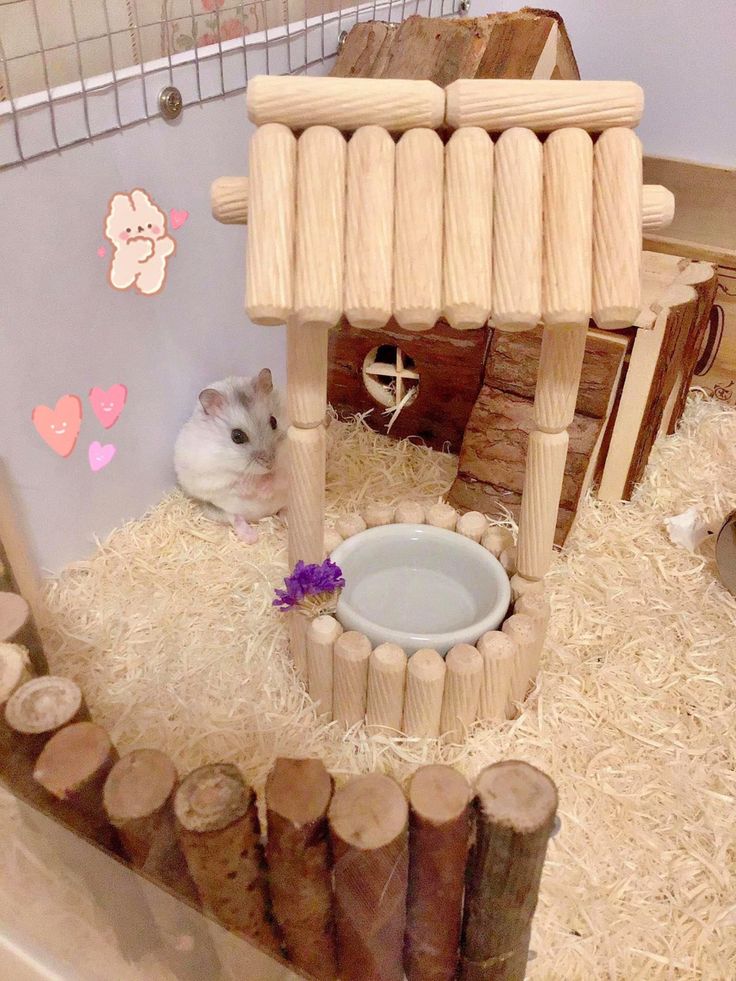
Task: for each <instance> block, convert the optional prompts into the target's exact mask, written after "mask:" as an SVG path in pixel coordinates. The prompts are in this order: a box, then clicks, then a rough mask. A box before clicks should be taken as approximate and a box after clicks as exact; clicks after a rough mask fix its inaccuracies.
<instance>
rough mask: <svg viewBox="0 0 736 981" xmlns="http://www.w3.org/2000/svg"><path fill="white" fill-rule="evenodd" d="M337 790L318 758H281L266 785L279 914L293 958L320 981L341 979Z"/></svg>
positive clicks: (274, 899)
mask: <svg viewBox="0 0 736 981" xmlns="http://www.w3.org/2000/svg"><path fill="white" fill-rule="evenodd" d="M332 788H333V782H332V777H331V776H330V775H329V773H328V772H327V770H326V769H325V767H324V764H323V763H322V761H321V760H316V759H286V758H282V759H278V760H276V763H275V765H274V768H273V769H272V770H271V773H270V774H269V776H268V779H267V781H266V815H267V822H268V844H267V845H266V859H267V862H268V870H269V880H270V886H271V899H272V902H273V910H274V915H275V917H276V921H277V923H278V925H279V927H280V929H281V933H282V935H283V939H284V946H285V948H286V951H287V954H288V956H289V958H290V959H291V960H292V961H293V962H294V963H295V964H296V965H297V967H299V968H300V969H301V970H303V971H305V972H306V973H307V974H309V975H311V976H313V977H315V978H318V979H320V981H332V979H334V978H336V977H337V952H336V947H335V927H334V920H333V916H332V893H331V888H330V853H329V840H328V828H327V808H328V806H329V803H330V800H331V798H332Z"/></svg>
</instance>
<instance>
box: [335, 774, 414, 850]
mask: <svg viewBox="0 0 736 981" xmlns="http://www.w3.org/2000/svg"><path fill="white" fill-rule="evenodd" d="M408 817H409V808H408V804H407V802H406V798H405V797H404V795H403V793H402V792H401V788H400V787H399V785H398V784H397V783H396V782H395V781H394V780H392V779H391V778H390V777H385V776H383V775H382V774H380V773H369V774H367V775H366V776H361V777H355V778H354V779H352V780H351V781H349V783H347V784H345V786H344V787H341V788H340V790H338V791H337V793H336V794H335V796H334V798H333V800H332V803H331V804H330V810H329V819H330V825H331V827H332V830H333V833H334V834H335V835H337V837H338V838H340V840H341V841H343V842H345V844H346V845H349V846H350V847H352V848H357V849H360V850H370V849H376V848H383V847H384V846H385V845H388V844H389V843H390V842H392V841H394V839H395V838H396V837H397V836H398V835H400V834H401V832H402V831H403V830H404V828H405V827H406V825H407V821H408Z"/></svg>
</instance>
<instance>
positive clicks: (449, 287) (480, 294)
mask: <svg viewBox="0 0 736 981" xmlns="http://www.w3.org/2000/svg"><path fill="white" fill-rule="evenodd" d="M492 246H493V143H492V141H491V139H490V137H489V136H488V135H487V133H485V132H484V131H483V130H481V129H478V128H476V127H470V126H469V127H467V128H465V129H460V130H457V131H456V132H455V133H453V134H452V136H451V137H450V139H449V140H448V142H447V144H446V146H445V248H444V278H443V298H442V306H443V310H444V315H445V317H446V318H447V320H448V321H449V323H450V324H451V325H452V326H453V327H454V328H455V329H456V330H474V329H476V328H478V327H482V326H483V325H484V324H485V323H487V321H488V318H489V316H490V313H491V257H492Z"/></svg>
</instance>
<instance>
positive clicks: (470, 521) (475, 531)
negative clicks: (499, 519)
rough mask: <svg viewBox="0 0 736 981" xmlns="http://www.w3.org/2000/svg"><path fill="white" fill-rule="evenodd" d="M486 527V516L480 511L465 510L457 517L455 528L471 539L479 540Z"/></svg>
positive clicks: (460, 533)
mask: <svg viewBox="0 0 736 981" xmlns="http://www.w3.org/2000/svg"><path fill="white" fill-rule="evenodd" d="M487 528H488V518H486V516H485V515H484V514H481V513H480V511H466V512H465V514H461V515H460V517H459V518H458V519H457V525H456V527H455V530H456V531H457V533H458V534H459V535H463V536H464V537H465V538H469V539H470V540H471V541H474V542H480V540H481V539H482V538H483V536H484V535H485V533H486V529H487Z"/></svg>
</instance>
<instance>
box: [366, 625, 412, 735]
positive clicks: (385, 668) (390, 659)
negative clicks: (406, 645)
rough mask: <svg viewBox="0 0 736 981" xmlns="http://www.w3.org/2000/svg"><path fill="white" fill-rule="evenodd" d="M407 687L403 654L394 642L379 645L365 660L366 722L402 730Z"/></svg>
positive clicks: (396, 731)
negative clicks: (368, 659)
mask: <svg viewBox="0 0 736 981" xmlns="http://www.w3.org/2000/svg"><path fill="white" fill-rule="evenodd" d="M405 687H406V654H405V653H404V650H403V649H402V648H401V647H399V646H398V645H397V644H380V645H379V646H378V647H376V649H375V650H374V651H373V653H372V654H371V657H370V661H369V663H368V702H367V708H366V714H365V721H366V724H367V725H369V726H374V727H377V728H382V729H388V730H392V731H393V733H394V734H396V733H399V732H401V720H402V716H403V712H404V689H405Z"/></svg>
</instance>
